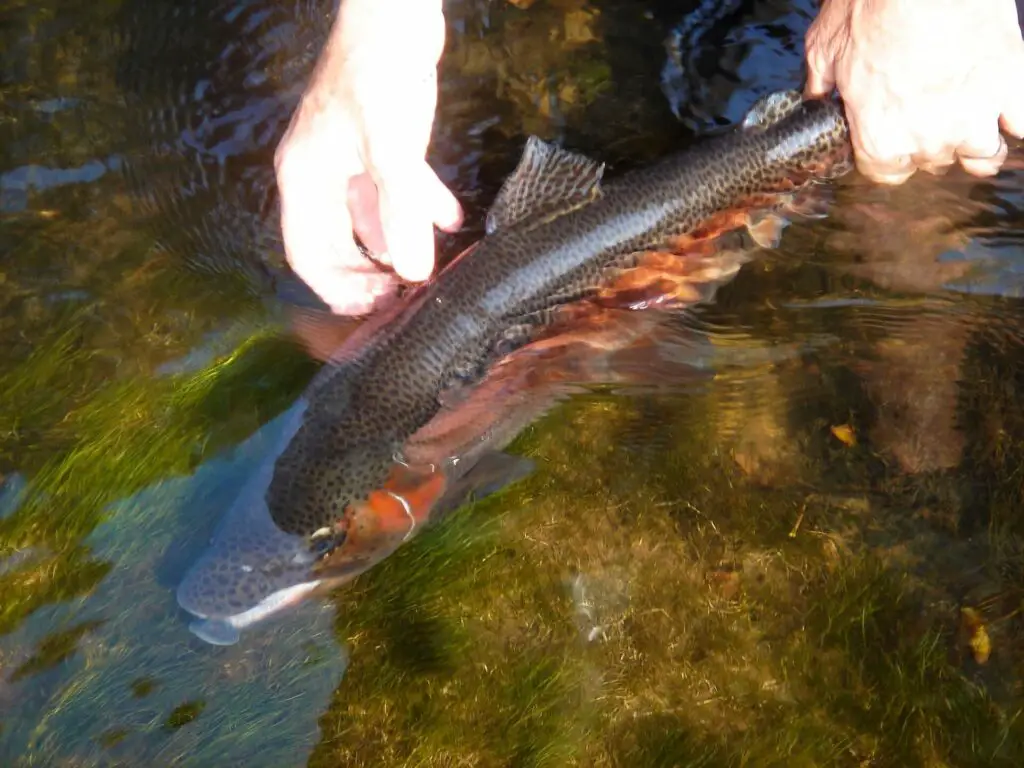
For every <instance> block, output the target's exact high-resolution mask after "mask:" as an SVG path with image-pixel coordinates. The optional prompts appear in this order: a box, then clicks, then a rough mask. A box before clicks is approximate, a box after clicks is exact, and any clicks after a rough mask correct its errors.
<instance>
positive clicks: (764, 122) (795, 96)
mask: <svg viewBox="0 0 1024 768" xmlns="http://www.w3.org/2000/svg"><path fill="white" fill-rule="evenodd" d="M803 103H804V99H803V96H802V95H801V94H800V91H776V92H774V93H768V94H765V95H764V96H762V97H761V98H759V99H758V100H757V101H755V102H754V105H753V106H752V107H751V108H750V109H749V110H747V114H746V115H744V117H743V122H742V123H740V125H741V127H742V130H744V131H752V130H759V131H763V130H764V129H765V128H768V127H769V126H772V125H775V123H777V122H779V121H781V120H784V119H785V118H787V117H789V116H790V115H791V114H793V113H794V112H796V111H797V110H798V109H799V108H800V106H801V105H802V104H803Z"/></svg>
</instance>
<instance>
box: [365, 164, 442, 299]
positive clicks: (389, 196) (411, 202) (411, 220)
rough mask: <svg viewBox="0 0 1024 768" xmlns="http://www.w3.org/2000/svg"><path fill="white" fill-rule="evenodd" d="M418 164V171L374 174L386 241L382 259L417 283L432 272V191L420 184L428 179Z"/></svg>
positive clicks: (427, 186)
mask: <svg viewBox="0 0 1024 768" xmlns="http://www.w3.org/2000/svg"><path fill="white" fill-rule="evenodd" d="M420 165H421V166H422V167H421V168H420V169H419V172H413V173H409V172H408V171H405V170H402V171H401V172H397V171H391V172H385V173H380V172H378V173H377V174H376V181H377V195H378V203H379V205H380V219H381V227H382V229H383V232H384V242H385V243H386V244H387V249H386V251H385V253H386V256H385V258H388V259H390V262H391V265H392V266H393V267H394V269H395V271H396V272H397V273H398V274H399V275H400V276H401V277H402V278H404V279H406V280H409V281H410V282H420V281H423V280H426V279H427V278H428V277H430V274H431V272H433V271H434V255H435V254H434V222H433V216H432V209H431V205H432V204H431V201H430V197H429V194H430V193H431V192H432V191H433V190H434V188H433V187H432V186H430V185H429V184H427V183H424V182H425V180H426V179H427V178H428V177H427V175H426V173H424V171H423V168H425V167H426V163H425V162H423V161H422V160H421V161H420Z"/></svg>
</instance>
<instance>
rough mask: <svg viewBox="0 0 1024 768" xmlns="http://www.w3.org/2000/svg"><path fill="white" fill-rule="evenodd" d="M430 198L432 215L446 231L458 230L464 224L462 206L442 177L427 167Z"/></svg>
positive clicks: (439, 226)
mask: <svg viewBox="0 0 1024 768" xmlns="http://www.w3.org/2000/svg"><path fill="white" fill-rule="evenodd" d="M427 174H428V177H427V182H426V183H427V186H428V187H429V188H430V191H429V192H428V194H429V195H430V197H429V198H428V199H429V200H430V201H431V217H432V219H433V221H434V224H436V225H437V226H438V228H439V229H442V230H444V231H445V232H456V231H458V229H459V227H461V226H462V221H463V214H462V206H461V205H459V201H458V200H457V199H456V197H455V195H454V194H452V191H451V190H450V189H448V187H447V186H445V183H444V182H443V181H441V179H440V177H439V176H438V175H437V174H436V173H434V171H433V170H431V169H430V167H429V166H428V167H427Z"/></svg>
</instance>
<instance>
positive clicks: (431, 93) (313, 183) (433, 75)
mask: <svg viewBox="0 0 1024 768" xmlns="http://www.w3.org/2000/svg"><path fill="white" fill-rule="evenodd" d="M444 37H445V27H444V16H443V15H442V12H441V3H440V1H439V0H415V1H414V2H402V1H401V0H343V2H342V3H341V7H340V9H339V12H338V19H337V21H336V22H335V25H334V28H333V29H332V30H331V34H330V38H329V40H328V42H327V44H326V46H325V48H324V51H323V53H322V54H321V57H320V61H319V62H318V64H317V67H316V70H315V71H314V73H313V77H312V80H311V81H310V84H309V86H308V88H307V89H306V92H305V94H304V95H303V97H302V101H301V103H300V105H299V107H298V109H297V110H296V112H295V115H294V116H293V118H292V122H291V125H290V126H289V128H288V131H287V133H286V134H285V136H284V138H283V139H282V141H281V143H280V145H279V146H278V148H277V153H276V156H275V166H276V170H277V182H278V187H279V189H280V193H281V227H282V231H283V235H284V243H285V252H286V255H287V258H288V262H289V264H291V267H292V269H294V270H295V272H296V274H297V275H298V276H299V277H301V278H302V279H303V280H304V281H305V282H306V283H307V284H308V285H309V286H310V287H311V288H312V289H313V290H314V291H316V293H317V294H318V295H319V296H320V297H321V298H322V299H323V300H324V302H325V303H327V304H328V305H329V306H330V307H331V309H332V310H333V311H334V312H336V313H339V314H348V315H352V314H362V313H365V312H368V311H370V310H371V309H372V308H373V306H374V304H375V303H376V302H377V300H378V299H380V298H382V297H384V296H387V295H389V294H390V293H392V292H393V290H394V288H395V286H396V284H397V281H396V279H395V275H393V274H391V273H389V272H386V271H382V270H380V269H379V268H378V267H377V265H375V264H374V263H373V262H371V261H370V260H369V259H367V258H365V257H364V256H363V255H362V254H361V253H360V252H359V250H358V248H357V246H356V243H355V240H354V238H353V233H355V234H357V235H358V236H359V238H360V240H362V242H363V244H364V245H365V246H366V248H367V249H368V250H369V251H370V253H371V254H373V255H374V258H376V259H377V260H379V261H380V262H381V263H383V264H389V265H391V266H393V268H394V270H395V272H396V273H397V274H398V276H399V277H401V278H404V279H405V280H408V281H411V282H417V281H421V280H425V279H426V278H427V277H429V276H430V274H431V272H432V271H433V268H434V230H433V226H434V225H435V224H436V225H437V226H439V227H441V228H442V229H446V230H454V229H457V228H458V227H459V226H460V224H461V223H462V210H461V208H460V206H459V203H458V201H457V200H456V199H455V197H454V196H453V195H452V193H451V192H450V191H449V190H448V189H447V188H446V187H445V185H444V183H443V182H442V181H441V180H440V179H439V178H438V177H437V175H436V174H435V173H434V171H433V170H432V169H431V168H430V166H429V165H428V164H427V162H426V153H427V146H428V144H429V142H430V133H431V128H432V125H433V121H434V110H435V107H436V101H437V64H438V61H439V59H440V57H441V52H442V50H443V48H444Z"/></svg>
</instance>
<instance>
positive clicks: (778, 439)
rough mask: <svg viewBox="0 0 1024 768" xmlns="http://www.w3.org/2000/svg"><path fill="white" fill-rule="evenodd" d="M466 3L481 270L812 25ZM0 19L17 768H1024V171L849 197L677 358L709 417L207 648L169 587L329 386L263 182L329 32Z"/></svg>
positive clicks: (1, 575) (619, 414)
mask: <svg viewBox="0 0 1024 768" xmlns="http://www.w3.org/2000/svg"><path fill="white" fill-rule="evenodd" d="M448 5H449V8H448V16H449V22H450V27H451V35H450V43H449V54H448V55H447V56H446V59H445V63H444V67H443V76H442V85H441V90H442V94H441V103H440V108H439V115H440V116H439V120H438V127H437V131H436V136H435V139H436V140H435V142H434V148H433V150H432V151H433V153H434V161H435V163H436V164H437V166H438V167H439V168H440V170H441V173H442V176H443V177H444V178H445V179H446V180H447V181H449V183H451V184H452V186H453V188H454V189H455V190H456V192H457V194H458V195H459V196H460V198H461V199H463V200H464V201H465V203H466V205H467V210H468V212H469V214H470V219H469V224H468V225H467V228H466V231H465V232H464V233H460V234H459V235H456V236H454V237H452V238H445V239H444V240H443V241H442V242H443V245H444V248H445V252H446V254H449V255H450V254H453V253H455V252H456V251H457V250H458V249H459V248H460V247H461V246H462V245H464V244H465V243H467V242H470V241H471V240H472V239H473V238H474V237H477V236H478V235H479V233H480V231H481V229H482V214H483V211H484V210H485V209H486V206H487V204H488V203H489V201H490V200H491V198H493V196H494V193H495V192H496V190H497V186H498V184H499V183H500V181H501V180H502V178H503V177H504V175H505V174H507V173H508V172H509V171H510V170H511V168H512V167H513V166H514V164H515V162H516V160H517V159H518V153H519V150H520V147H521V146H522V143H523V141H524V139H525V136H526V135H527V134H528V133H536V134H538V135H540V136H542V137H544V138H549V139H558V140H562V141H565V142H566V143H568V144H570V145H571V146H573V147H574V148H576V149H578V150H580V151H583V152H586V153H588V154H591V155H592V156H594V157H598V158H601V159H606V160H608V161H609V162H610V163H611V164H612V166H613V169H612V170H613V171H614V170H619V169H622V168H624V167H628V166H630V165H635V164H637V163H639V162H643V161H645V160H647V159H650V158H652V157H655V156H658V155H660V154H662V153H663V152H665V151H668V150H669V149H672V148H674V147H676V146H679V145H681V144H683V143H685V142H689V141H692V140H693V139H694V137H695V136H696V135H699V134H700V133H701V132H703V131H706V130H709V129H712V128H713V127H714V126H717V125H720V124H724V123H726V122H730V121H734V120H736V119H737V118H738V116H739V112H740V111H741V110H742V109H743V108H744V107H745V106H746V105H747V104H749V103H750V102H751V101H752V100H753V99H754V98H755V97H756V96H758V95H760V94H762V93H765V92H767V91H769V90H774V89H777V88H779V87H785V86H789V85H791V84H794V83H796V82H798V81H799V79H800V58H799V51H800V46H801V39H802V35H803V31H804V29H805V28H806V25H807V24H808V23H809V20H810V19H811V18H812V15H813V13H814V8H815V5H816V4H815V3H812V2H811V1H810V0H806V1H805V0H799V1H797V2H788V3H781V2H779V3H776V2H745V1H744V2H739V1H736V2H691V3H683V4H680V3H674V2H673V3H669V2H653V1H651V2H636V1H635V0H633V1H627V0H604V1H600V0H595V1H594V2H585V1H584V0H538V1H537V2H534V3H529V2H517V3H514V4H512V3H504V2H484V1H483V0H481V1H480V2H476V1H475V0H452V2H450V3H449V4H448ZM517 6H518V7H517ZM2 8H3V14H4V19H5V24H3V25H2V26H0V47H2V48H3V50H4V57H3V62H2V64H0V105H2V107H0V249H2V250H3V252H4V253H5V254H6V258H5V259H4V260H3V262H2V263H0V347H2V348H3V349H4V356H3V361H2V363H0V392H3V397H2V398H0V436H2V439H0V481H2V483H3V486H2V489H0V594H2V595H3V597H2V598H0V631H2V633H3V634H2V635H0V755H2V758H3V760H2V761H3V763H4V764H5V765H7V764H25V765H54V764H74V765H104V764H111V763H117V764H128V765H136V764H138V765H167V764H171V763H172V762H175V761H177V762H179V763H181V764H185V765H209V764H211V762H213V763H225V764H227V763H231V764H234V763H235V762H241V761H245V762H246V764H250V765H274V766H280V765H296V764H303V763H305V762H307V761H309V762H311V763H312V764H315V765H339V764H342V765H348V764H359V765H362V764H367V765H369V764H397V763H405V762H409V763H419V764H431V765H433V764H451V763H454V762H467V763H473V764H486V765H491V764H495V765H497V764H502V765H504V764H508V763H510V762H514V763H517V764H548V765H558V764H564V763H566V762H569V761H573V762H575V763H583V764H588V765H589V764H624V765H627V764H628V765H648V764H651V765H676V764H705V765H707V764H712V765H718V764H734V763H738V762H740V761H741V760H746V761H747V763H748V764H758V765H760V764H786V765H793V764H801V765H829V764H841V765H848V764H870V765H924V764H936V763H938V762H946V763H948V764H956V765H968V764H978V765H996V764H1004V763H1005V764H1007V765H1014V764H1019V762H1020V760H1021V758H1022V755H1024V746H1022V743H1024V742H1022V733H1021V727H1022V726H1021V722H1020V719H1019V718H1018V717H1017V716H1016V715H1017V713H1018V712H1019V710H1020V707H1021V705H1022V702H1024V695H1022V679H1024V678H1022V670H1024V656H1022V649H1024V645H1022V642H1021V639H1022V637H1024V635H1022V625H1021V621H1022V618H1021V613H1020V607H1021V599H1022V592H1021V584H1022V579H1024V546H1022V534H1024V530H1022V524H1021V519H1020V513H1019V510H1020V506H1021V505H1020V501H1021V499H1020V489H1021V484H1020V478H1019V472H1020V466H1021V462H1022V459H1024V455H1022V449H1021V445H1022V438H1024V421H1022V420H1021V416H1020V414H1021V413H1024V409H1022V408H1021V407H1020V402H1019V395H1018V392H1020V391H1021V385H1022V384H1024V366H1022V365H1021V354H1020V352H1021V344H1020V339H1021V333H1020V330H1019V329H1020V324H1021V321H1022V319H1024V313H1022V311H1021V307H1020V303H1019V299H1020V290H1021V286H1022V281H1021V275H1022V274H1024V258H1022V253H1021V245H1022V243H1024V236H1022V232H1024V229H1022V228H1021V210H1022V206H1024V199H1022V197H1021V192H1020V190H1021V188H1022V180H1024V176H1022V170H1021V160H1020V158H1019V157H1018V155H1019V153H1020V151H1021V150H1020V149H1019V148H1015V150H1014V153H1013V154H1012V155H1011V162H1010V164H1009V165H1008V168H1007V170H1006V171H1005V172H1004V173H1003V174H1002V175H1001V176H1000V177H999V178H997V179H995V180H992V181H985V182H981V181H976V180H970V179H967V178H966V177H965V176H963V175H962V174H959V173H951V174H949V175H948V176H946V177H943V178H940V179H936V178H932V177H922V178H915V179H913V180H912V181H911V182H910V183H908V184H907V185H905V186H903V187H900V188H898V189H893V190H890V189H877V188H874V187H870V186H868V185H866V184H864V183H862V182H860V181H858V180H857V179H851V180H849V181H847V182H844V183H843V184H841V185H840V188H839V189H838V191H837V195H836V200H835V204H834V206H833V210H832V213H831V215H830V217H829V218H828V219H827V220H825V221H819V222H803V223H797V224H794V225H793V226H791V227H790V228H789V229H788V230H787V232H786V235H785V237H784V242H783V245H782V247H781V248H780V249H779V250H778V251H775V252H772V253H770V254H765V255H763V256H762V257H759V258H758V259H757V260H756V261H755V262H754V263H752V264H749V265H748V266H747V267H746V268H744V270H743V271H742V272H741V273H740V274H739V276H738V277H737V278H736V279H735V280H734V282H733V283H731V284H730V285H728V286H726V287H725V288H724V289H723V290H722V291H721V292H720V293H719V295H718V297H717V300H716V302H715V303H714V304H712V305H710V306H707V307H704V308H702V309H701V310H699V311H698V312H696V313H694V315H693V316H692V317H690V318H689V319H688V320H687V330H688V332H690V333H691V334H696V335H697V336H699V338H700V339H701V340H702V341H701V343H700V344H691V345H689V346H685V347H681V349H685V353H683V352H681V353H680V354H681V356H683V357H687V356H689V358H688V359H689V361H690V362H695V363H699V364H698V365H697V366H696V367H697V368H701V370H702V371H703V372H704V374H705V375H703V376H702V377H701V380H700V382H699V386H694V384H693V381H692V380H688V381H687V382H686V385H685V386H675V387H672V388H668V389H666V388H664V387H661V388H655V389H647V390H640V391H637V390H634V391H632V392H630V393H629V394H618V395H616V394H612V393H609V392H605V391H601V390H595V391H591V392H588V393H585V394H580V395H578V396H575V397H573V398H570V399H569V400H568V401H567V402H565V403H563V404H562V405H560V406H558V407H557V408H555V409H554V410H553V411H552V412H551V413H549V414H548V415H546V416H545V417H544V418H543V419H542V420H541V421H540V422H538V423H536V424H534V425H533V426H531V427H529V428H527V429H526V430H525V432H524V433H523V435H522V436H521V438H520V439H519V440H518V441H517V442H516V443H514V444H513V450H514V451H516V452H518V453H520V454H523V455H527V456H529V457H531V458H532V459H533V460H534V462H535V464H536V466H537V467H538V469H537V470H536V471H535V472H534V474H533V475H532V476H531V477H529V478H528V479H526V480H524V481H522V482H521V483H519V484H517V485H516V486H515V487H513V488H510V489H508V490H507V491H506V492H504V493H502V494H501V495H498V496H495V497H492V498H490V499H487V500H485V501H482V502H480V503H478V504H476V505H475V506H473V507H471V508H469V509H463V510H460V511H458V512H456V513H454V514H453V515H452V516H450V517H449V518H447V519H446V520H445V521H444V523H443V524H442V525H439V526H437V527H436V528H434V529H432V530H430V531H427V532H425V533H424V534H422V535H421V536H420V537H418V538H417V539H416V540H415V541H413V542H410V543H409V545H408V546H406V547H403V548H402V549H400V550H399V551H398V552H396V554H395V555H394V556H393V557H391V558H389V559H388V560H385V561H384V562H383V563H381V564H380V566H379V567H378V568H376V569H374V570H372V571H370V572H368V573H366V574H364V575H363V576H361V577H360V578H359V579H357V580H356V581H355V582H353V583H352V584H351V585H349V586H348V587H346V588H345V589H343V590H340V591H339V592H337V593H336V594H335V595H334V596H333V598H332V599H331V600H329V601H326V602H309V603H306V604H304V605H302V606H301V607H300V608H299V609H297V610H295V611H294V612H292V613H290V614H288V615H287V616H282V617H280V619H279V620H277V621H275V622H272V623H270V624H267V625H266V627H264V628H262V629H261V631H259V632H254V633H253V634H252V635H251V636H248V637H247V638H246V642H244V643H240V644H239V645H236V646H232V647H229V648H212V647H210V646H207V645H204V644H202V643H200V642H199V641H198V640H196V639H195V638H193V637H192V636H191V635H190V634H189V632H188V629H187V620H186V619H185V617H184V616H183V615H182V613H181V612H180V611H179V610H178V608H177V606H176V603H175V599H174V590H175V587H176V585H177V584H178V583H179V582H180V580H181V577H182V575H183V574H184V572H185V570H186V569H187V567H188V565H189V564H190V563H192V562H193V561H194V560H195V558H196V557H197V555H198V554H199V553H200V552H201V551H202V550H203V548H204V547H205V545H206V543H207V541H208V539H209V537H210V535H211V534H212V533H213V531H214V530H215V529H216V526H217V523H218V521H219V519H220V516H221V514H222V513H223V512H224V510H226V509H227V508H228V506H229V505H230V501H231V500H232V499H233V498H234V494H235V493H236V492H237V489H238V487H239V485H240V484H241V482H242V481H243V479H244V478H245V477H247V476H248V473H250V472H251V471H252V468H253V466H254V464H255V463H256V462H257V461H258V458H259V457H258V455H257V454H258V451H256V450H255V449H254V448H253V446H254V445H256V444H258V442H259V440H258V438H259V436H260V434H261V433H260V431H259V430H260V428H261V427H263V426H264V425H266V424H268V423H269V422H271V420H272V419H273V418H274V417H275V416H277V415H279V414H281V413H282V412H283V411H284V410H285V409H286V408H288V406H289V405H290V404H291V403H292V402H293V401H294V399H295V397H296V396H297V394H298V393H299V392H301V391H302V388H303V387H304V385H305V384H306V382H308V380H309V378H310V377H311V376H312V374H313V372H314V370H315V368H316V365H317V363H316V361H315V360H313V359H311V357H310V356H309V355H308V354H307V351H306V350H305V349H304V348H303V347H302V345H301V344H299V343H297V341H296V340H295V339H293V338H291V336H290V335H289V334H288V333H287V332H286V330H285V329H286V323H285V320H286V318H287V312H286V308H287V306H288V305H289V304H290V303H292V302H296V303H308V302H309V301H310V296H309V292H308V291H307V290H306V289H305V288H304V287H303V286H301V285H300V284H298V283H297V282H296V281H295V280H294V278H292V277H290V276H289V274H288V273H287V271H286V270H285V269H284V267H283V262H282V258H281V248H280V241H279V234H278V232H277V229H276V220H275V211H276V199H275V193H274V190H273V184H272V172H271V163H270V161H271V157H272V153H273V147H274V145H275V143H276V141H277V138H278V137H279V136H280V134H281V132H282V131H283V129H284V126H285V125H286V123H287V120H288V116H289V113H290V110H291V108H292V106H293V105H294V103H295V101H296V99H297V98H298V95H299V93H300V91H301V87H302V84H303V82H304V78H305V77H306V76H307V75H308V72H309V69H310V67H311V65H312V62H313V60H314V59H315V54H316V50H317V47H318V45H319V44H320V43H321V42H322V39H323V34H324V30H325V29H326V26H327V24H328V21H329V19H330V15H331V13H332V8H331V6H330V4H325V3H315V2H300V3H289V4H283V5H282V4H273V3H268V2H264V0H254V1H253V2H240V1H239V0H217V1H216V2H212V3H186V4H181V3H172V2H166V1H165V0H161V1H160V2H156V3H152V2H150V3H140V2H134V0H128V1H127V2H125V3H121V4H96V3H83V2H70V3H67V2H65V3H61V4H60V6H59V8H58V7H57V6H56V5H54V4H51V3H45V2H44V3H35V4H25V3H19V2H10V1H8V2H4V3H3V5H2ZM610 172H612V171H610ZM702 366H703V367H702ZM999 761H1003V763H1000V762H999Z"/></svg>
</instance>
